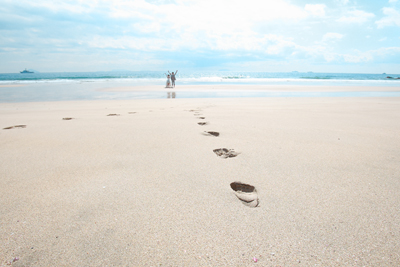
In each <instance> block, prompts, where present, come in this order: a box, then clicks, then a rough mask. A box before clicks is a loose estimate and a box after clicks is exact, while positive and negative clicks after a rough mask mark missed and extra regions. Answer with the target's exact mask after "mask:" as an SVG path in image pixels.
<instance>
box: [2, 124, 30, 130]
mask: <svg viewBox="0 0 400 267" xmlns="http://www.w3.org/2000/svg"><path fill="white" fill-rule="evenodd" d="M14 128H26V125H14V126H10V127H5V128H3V130H10V129H14Z"/></svg>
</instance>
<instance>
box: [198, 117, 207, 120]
mask: <svg viewBox="0 0 400 267" xmlns="http://www.w3.org/2000/svg"><path fill="white" fill-rule="evenodd" d="M197 118H198V119H200V120H204V119H205V118H206V117H197Z"/></svg>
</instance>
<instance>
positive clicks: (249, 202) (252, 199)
mask: <svg viewBox="0 0 400 267" xmlns="http://www.w3.org/2000/svg"><path fill="white" fill-rule="evenodd" d="M231 188H232V190H233V191H234V192H235V195H236V197H237V198H238V199H240V201H242V203H243V204H244V205H246V206H249V207H251V208H255V207H257V206H258V205H259V204H260V200H259V199H258V194H257V190H256V188H255V187H254V186H252V185H249V184H243V183H241V182H233V183H231Z"/></svg>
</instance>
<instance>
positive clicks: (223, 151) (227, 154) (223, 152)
mask: <svg viewBox="0 0 400 267" xmlns="http://www.w3.org/2000/svg"><path fill="white" fill-rule="evenodd" d="M213 151H214V153H215V154H217V156H218V157H220V158H224V159H227V158H234V157H236V156H237V155H239V153H238V152H235V151H234V150H233V149H227V148H217V149H214V150H213Z"/></svg>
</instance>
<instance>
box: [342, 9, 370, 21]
mask: <svg viewBox="0 0 400 267" xmlns="http://www.w3.org/2000/svg"><path fill="white" fill-rule="evenodd" d="M374 17H375V14H373V13H368V12H365V11H362V10H352V11H349V12H347V14H346V15H345V16H343V17H341V18H340V19H338V21H339V22H344V23H359V24H362V23H365V22H367V21H368V20H369V19H372V18H374Z"/></svg>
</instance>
